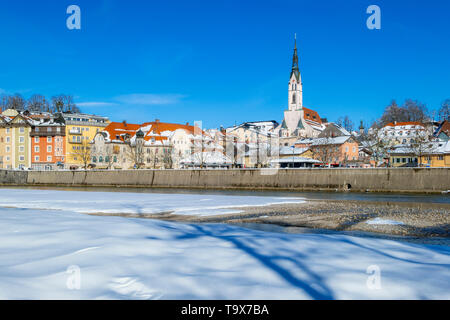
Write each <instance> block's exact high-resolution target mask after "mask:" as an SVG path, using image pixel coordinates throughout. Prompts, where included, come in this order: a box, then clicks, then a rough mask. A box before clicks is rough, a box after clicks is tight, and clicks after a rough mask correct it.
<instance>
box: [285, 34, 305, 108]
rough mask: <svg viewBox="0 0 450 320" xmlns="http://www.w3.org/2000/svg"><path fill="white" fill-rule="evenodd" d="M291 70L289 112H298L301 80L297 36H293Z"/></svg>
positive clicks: (300, 104)
mask: <svg viewBox="0 0 450 320" xmlns="http://www.w3.org/2000/svg"><path fill="white" fill-rule="evenodd" d="M294 39H295V42H294V55H293V57H292V70H291V75H290V77H289V90H288V91H289V110H300V109H302V107H303V92H302V91H303V90H302V78H301V75H300V70H299V67H298V55H297V34H295V38H294Z"/></svg>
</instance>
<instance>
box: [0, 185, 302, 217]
mask: <svg viewBox="0 0 450 320" xmlns="http://www.w3.org/2000/svg"><path fill="white" fill-rule="evenodd" d="M24 200H26V201H24ZM302 202H305V200H304V199H303V198H295V197H292V198H287V197H262V196H223V195H204V194H203V195H202V194H169V193H131V192H89V191H54V190H31V189H29V190H20V189H2V192H1V193H0V207H15V208H24V209H51V210H71V211H75V212H79V213H116V214H117V213H125V214H153V213H161V212H173V213H174V214H179V215H202V216H206V215H218V214H228V213H238V212H241V211H240V210H237V209H230V208H233V207H248V206H263V205H270V204H280V203H302Z"/></svg>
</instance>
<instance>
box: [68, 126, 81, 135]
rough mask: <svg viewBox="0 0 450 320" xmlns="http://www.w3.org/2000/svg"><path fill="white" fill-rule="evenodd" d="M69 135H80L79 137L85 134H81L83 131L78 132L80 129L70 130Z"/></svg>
mask: <svg viewBox="0 0 450 320" xmlns="http://www.w3.org/2000/svg"><path fill="white" fill-rule="evenodd" d="M69 133H70V134H78V135H82V134H83V133H82V132H81V130H78V129H73V128H72V129H70V130H69Z"/></svg>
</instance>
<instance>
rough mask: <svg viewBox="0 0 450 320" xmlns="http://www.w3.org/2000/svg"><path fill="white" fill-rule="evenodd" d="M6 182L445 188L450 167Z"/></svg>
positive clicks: (37, 175)
mask: <svg viewBox="0 0 450 320" xmlns="http://www.w3.org/2000/svg"><path fill="white" fill-rule="evenodd" d="M0 184H2V185H55V186H56V185H60V186H61V185H62V186H118V185H119V186H128V187H168V188H218V189H222V188H224V189H227V188H228V189H280V190H281V189H283V190H334V189H340V190H345V189H350V190H352V191H366V190H369V191H380V192H381V191H387V192H388V191H392V192H441V191H444V190H450V169H447V168H423V169H411V168H389V169H279V170H273V171H272V170H256V169H255V170H251V169H246V170H238V169H236V170H126V171H119V170H117V171H86V172H85V171H7V170H0Z"/></svg>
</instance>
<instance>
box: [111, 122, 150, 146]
mask: <svg viewBox="0 0 450 320" xmlns="http://www.w3.org/2000/svg"><path fill="white" fill-rule="evenodd" d="M140 127H141V126H140V125H139V124H133V123H126V122H110V123H109V124H108V125H107V126H106V127H105V129H103V132H107V133H108V135H109V137H108V138H109V139H110V140H120V141H122V142H124V141H125V140H124V135H125V134H127V133H128V134H129V135H130V137H132V136H134V135H135V133H136V131H137V130H138V129H139V128H140Z"/></svg>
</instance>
